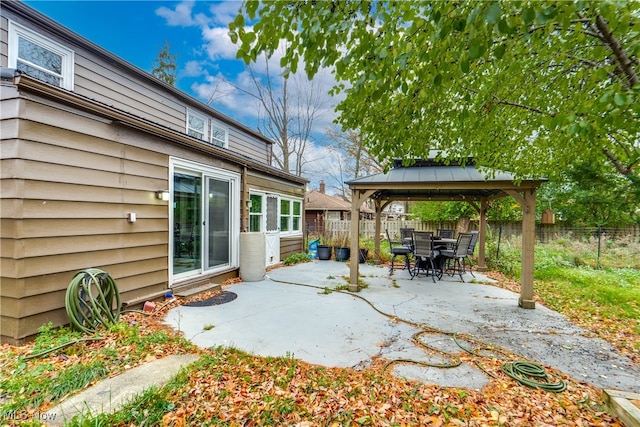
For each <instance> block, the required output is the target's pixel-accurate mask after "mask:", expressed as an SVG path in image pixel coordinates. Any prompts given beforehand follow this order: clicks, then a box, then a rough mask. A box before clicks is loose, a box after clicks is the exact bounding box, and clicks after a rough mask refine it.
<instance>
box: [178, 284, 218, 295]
mask: <svg viewBox="0 0 640 427" xmlns="http://www.w3.org/2000/svg"><path fill="white" fill-rule="evenodd" d="M220 290H222V286H221V285H220V284H219V283H207V284H204V285H199V286H194V287H191V286H185V287H180V288H177V289H175V290H174V292H173V295H175V296H177V297H182V298H187V297H190V296H193V295H197V294H199V293H202V292H208V291H220Z"/></svg>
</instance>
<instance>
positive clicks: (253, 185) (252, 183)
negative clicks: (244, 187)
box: [247, 171, 305, 199]
mask: <svg viewBox="0 0 640 427" xmlns="http://www.w3.org/2000/svg"><path fill="white" fill-rule="evenodd" d="M247 184H248V185H249V188H250V189H251V190H255V191H264V192H267V193H278V194H281V195H283V196H287V197H298V198H300V199H302V198H303V197H304V193H305V188H304V186H303V185H300V186H299V187H292V186H291V185H290V184H289V185H287V184H286V183H285V182H284V181H283V180H280V179H278V178H277V177H274V176H270V175H267V174H260V173H258V172H256V171H249V173H248V174H247Z"/></svg>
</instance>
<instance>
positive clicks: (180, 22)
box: [156, 0, 196, 27]
mask: <svg viewBox="0 0 640 427" xmlns="http://www.w3.org/2000/svg"><path fill="white" fill-rule="evenodd" d="M194 4H195V2H194V1H191V0H190V1H183V2H182V3H178V5H177V6H176V8H175V9H169V8H168V7H164V6H162V7H160V8H158V9H157V10H156V15H158V16H161V17H162V18H164V19H166V20H167V25H170V26H172V27H177V26H181V27H189V26H192V25H195V24H196V21H195V20H194V19H193V18H192V16H191V13H192V11H193V6H194Z"/></svg>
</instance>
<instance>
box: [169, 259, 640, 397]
mask: <svg viewBox="0 0 640 427" xmlns="http://www.w3.org/2000/svg"><path fill="white" fill-rule="evenodd" d="M360 275H361V279H362V281H363V282H364V283H365V284H366V285H367V287H366V288H365V289H362V290H361V291H360V292H358V293H354V294H349V293H337V292H329V290H330V289H335V288H336V286H344V285H346V283H347V280H348V277H349V266H348V264H346V263H340V262H334V261H317V260H316V261H312V262H309V263H303V264H297V265H294V266H291V267H281V268H277V269H274V270H272V271H270V272H268V274H267V276H266V277H265V280H262V281H258V282H242V283H239V284H236V285H230V286H227V287H226V288H225V289H226V290H228V291H231V292H235V293H236V294H237V295H238V297H237V299H235V300H234V301H232V302H229V303H226V304H222V305H216V306H211V307H186V306H181V307H177V308H174V309H172V310H171V311H170V312H169V313H168V314H167V316H166V318H165V321H166V322H167V323H168V324H169V325H171V326H172V327H173V328H175V329H178V330H180V331H182V332H183V333H184V335H185V337H186V338H187V339H189V340H191V341H192V342H193V343H194V344H196V345H198V346H200V347H203V348H206V347H214V346H220V345H222V346H231V347H235V348H238V349H241V350H243V351H247V352H249V353H253V354H256V355H260V356H292V357H296V358H299V359H301V360H304V361H306V362H309V363H314V364H320V365H324V366H337V367H355V368H358V367H364V366H368V364H369V363H371V360H372V359H373V358H374V357H377V356H382V357H385V358H387V359H394V358H410V359H415V360H422V361H428V362H434V361H435V362H436V363H438V360H434V358H433V356H429V355H427V354H426V353H425V352H424V351H423V350H422V349H421V348H419V347H418V346H416V345H415V344H414V343H413V342H412V340H411V337H412V335H413V334H414V333H416V332H418V331H420V330H421V329H420V328H419V327H417V326H414V325H412V324H407V323H403V322H399V321H397V320H395V319H394V318H393V316H397V317H399V318H402V319H405V320H407V321H410V322H413V323H414V324H423V325H428V326H429V327H431V328H435V329H438V330H441V331H443V332H446V333H459V334H460V333H464V334H471V335H472V336H474V337H475V338H476V339H478V340H481V341H483V342H485V343H487V344H493V345H498V346H502V347H504V348H506V349H508V350H510V351H512V352H515V353H517V354H519V355H522V357H523V358H526V359H529V360H532V361H536V362H538V363H541V364H543V365H545V366H551V367H554V368H557V369H559V370H561V371H563V372H565V373H567V374H569V375H571V376H573V377H574V378H576V379H578V380H582V381H585V382H588V383H591V384H593V385H595V386H597V387H600V388H606V389H616V390H624V391H629V392H640V381H638V378H640V368H639V367H638V366H635V365H633V363H632V362H631V361H630V360H629V359H628V358H626V357H623V356H620V355H618V354H617V353H616V352H615V351H614V349H613V348H612V347H611V346H610V345H609V344H608V343H607V342H605V341H603V340H600V339H596V338H590V337H588V336H587V335H588V334H587V333H586V331H584V330H582V329H581V328H579V327H577V326H575V325H574V324H572V323H571V322H569V321H568V320H567V319H566V318H564V317H563V316H561V315H560V314H558V313H556V312H554V311H552V310H549V309H548V308H546V307H544V306H543V305H541V304H537V305H536V308H535V309H534V310H525V309H522V308H520V307H518V298H519V295H518V294H515V293H513V292H510V291H508V290H505V289H501V288H498V287H495V286H490V285H487V284H483V283H481V282H485V281H488V280H489V279H487V278H486V277H483V276H482V275H480V274H478V273H476V276H478V277H477V278H476V279H474V278H473V277H471V275H469V274H466V275H465V277H464V279H465V282H461V281H460V278H459V277H458V276H455V277H453V278H452V277H448V276H444V278H443V279H442V280H440V281H437V282H436V283H433V281H432V280H431V278H430V277H419V278H415V279H413V280H411V278H410V276H409V274H408V272H407V271H403V270H400V271H398V270H396V272H395V273H394V274H393V275H392V276H389V274H388V270H387V269H386V268H384V267H380V266H372V265H360ZM383 313H385V314H386V315H385V314H383ZM447 337H448V335H446V334H445V335H436V336H435V337H433V338H430V339H434V340H435V341H438V340H439V341H440V342H441V343H442V345H443V346H444V347H445V348H446V347H447V346H451V340H450V339H447ZM423 338H424V336H423ZM436 359H437V356H436ZM393 372H394V374H395V375H398V376H400V377H406V378H412V379H416V380H421V381H425V382H430V383H436V384H440V385H443V386H452V387H467V388H474V389H476V388H481V387H482V386H483V385H484V384H485V383H486V382H487V381H488V379H487V378H486V377H485V374H484V373H482V372H481V371H479V370H477V369H476V368H475V367H473V366H469V365H465V364H463V365H461V366H459V367H457V368H454V369H437V368H423V367H418V366H409V365H394V366H393Z"/></svg>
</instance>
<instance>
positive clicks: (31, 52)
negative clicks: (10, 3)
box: [8, 21, 73, 90]
mask: <svg viewBox="0 0 640 427" xmlns="http://www.w3.org/2000/svg"><path fill="white" fill-rule="evenodd" d="M8 59H9V64H8V65H9V68H17V69H18V70H21V71H22V72H23V73H25V74H27V75H29V76H31V77H34V78H36V79H38V80H42V81H44V82H46V83H50V84H52V85H55V86H59V87H61V88H63V89H68V90H73V51H72V50H71V49H67V48H66V47H64V46H62V45H61V44H59V43H56V42H54V41H52V40H50V39H48V38H46V37H44V36H42V35H40V34H38V33H36V32H34V31H32V30H30V29H28V28H26V27H23V26H22V25H19V24H16V23H15V22H13V21H9V58H8Z"/></svg>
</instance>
